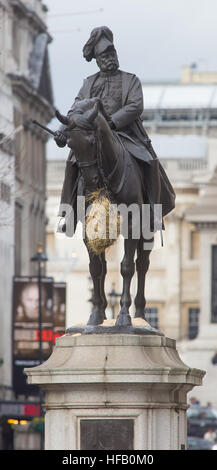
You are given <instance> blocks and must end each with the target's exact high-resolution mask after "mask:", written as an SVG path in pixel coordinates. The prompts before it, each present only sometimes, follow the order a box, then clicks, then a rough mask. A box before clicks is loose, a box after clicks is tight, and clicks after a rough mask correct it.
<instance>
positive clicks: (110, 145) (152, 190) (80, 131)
mask: <svg viewBox="0 0 217 470" xmlns="http://www.w3.org/2000/svg"><path fill="white" fill-rule="evenodd" d="M83 55H84V57H85V59H86V60H87V61H91V60H92V59H93V58H95V59H96V63H97V65H98V67H99V69H100V71H99V72H98V73H96V74H94V75H92V76H90V77H88V78H87V79H86V80H84V83H83V86H82V88H81V90H80V91H79V93H78V95H77V97H76V99H75V101H74V103H73V105H72V107H71V109H70V110H69V112H68V114H67V116H62V115H60V114H59V113H57V117H58V118H59V120H60V121H61V122H62V126H61V127H60V129H59V131H57V132H56V133H55V137H54V138H55V141H56V143H57V145H58V146H60V147H64V146H65V145H66V144H68V146H69V147H70V148H71V150H70V153H69V156H68V160H67V162H66V170H65V179H64V183H63V188H62V194H61V203H60V211H59V216H61V217H64V216H65V211H63V209H62V208H63V207H64V206H65V205H70V206H71V207H72V208H73V210H74V214H76V200H77V196H78V195H82V194H83V195H87V194H89V193H90V192H91V191H94V190H96V189H97V188H99V187H101V186H102V185H103V184H106V186H107V188H108V190H109V192H110V193H111V194H112V197H113V200H114V201H115V202H117V203H120V202H124V203H125V204H126V205H127V206H129V205H130V204H132V203H136V204H138V206H139V207H141V205H142V204H144V203H146V204H147V203H148V204H149V205H150V212H151V226H152V227H153V225H154V206H155V205H156V204H161V207H162V220H163V217H164V216H165V215H167V214H168V213H169V212H170V211H171V210H172V209H173V208H174V206H175V193H174V190H173V188H172V186H171V184H170V182H169V179H168V177H167V175H166V173H165V171H164V169H163V167H162V166H161V164H160V162H159V160H158V158H157V155H156V153H155V151H154V149H153V147H152V145H151V140H150V139H149V137H148V135H147V133H146V132H145V129H144V127H143V125H142V121H141V114H142V112H143V93H142V86H141V83H140V81H139V79H138V78H137V77H136V75H134V74H131V73H128V72H123V71H121V70H120V69H119V62H118V57H117V53H116V50H115V47H114V44H113V34H112V32H111V31H110V29H109V28H107V27H105V26H103V27H99V28H95V29H94V30H93V31H92V32H91V35H90V38H89V40H88V41H87V43H86V44H85V46H84V48H83ZM99 149H100V156H99V155H98V154H99ZM99 162H100V165H99ZM128 222H129V225H130V223H131V221H130V218H129V220H128ZM75 226H76V224H75ZM130 230H131V232H132V227H130ZM143 244H144V237H143V235H142V234H141V237H140V239H136V240H135V239H133V237H132V233H131V234H130V232H129V237H128V238H127V239H125V240H124V258H123V261H122V263H121V274H122V276H123V291H122V295H121V299H120V305H121V310H120V313H119V315H118V317H117V321H116V325H118V326H125V325H130V324H131V317H130V315H129V307H130V304H131V297H130V284H131V279H132V276H133V274H134V270H135V263H134V256H135V253H136V251H137V260H136V269H137V274H138V290H137V295H136V298H135V306H136V313H135V316H136V317H141V318H145V317H144V309H145V296H144V288H145V275H146V272H147V270H148V267H149V255H150V251H151V250H146V249H143V248H144V245H143ZM89 257H90V274H91V276H92V278H93V285H94V298H93V303H94V308H93V311H92V314H91V316H90V319H89V321H88V324H89V325H99V324H101V323H102V322H103V320H104V319H105V308H106V305H107V301H106V297H105V292H104V280H105V275H106V260H105V254H104V253H103V254H101V255H100V256H97V255H95V254H94V253H91V251H90V250H89Z"/></svg>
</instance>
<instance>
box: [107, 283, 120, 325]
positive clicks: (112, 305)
mask: <svg viewBox="0 0 217 470" xmlns="http://www.w3.org/2000/svg"><path fill="white" fill-rule="evenodd" d="M120 296H121V294H118V293H117V292H116V290H115V282H113V283H112V290H111V292H109V294H108V297H109V299H110V300H109V306H110V308H111V311H112V318H114V317H115V307H116V305H117V303H118V297H120Z"/></svg>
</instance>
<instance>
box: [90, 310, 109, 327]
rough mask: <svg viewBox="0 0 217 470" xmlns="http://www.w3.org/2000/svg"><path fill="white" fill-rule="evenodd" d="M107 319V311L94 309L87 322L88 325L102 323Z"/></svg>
mask: <svg viewBox="0 0 217 470" xmlns="http://www.w3.org/2000/svg"><path fill="white" fill-rule="evenodd" d="M104 319H105V313H104V312H102V311H99V310H97V311H93V312H92V313H91V315H90V318H89V320H88V322H87V325H92V326H95V325H101V324H102V323H103V322H104Z"/></svg>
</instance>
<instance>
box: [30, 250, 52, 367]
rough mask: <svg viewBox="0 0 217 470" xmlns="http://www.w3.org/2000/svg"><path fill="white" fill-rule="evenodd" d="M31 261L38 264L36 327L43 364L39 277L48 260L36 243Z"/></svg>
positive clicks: (40, 360)
mask: <svg viewBox="0 0 217 470" xmlns="http://www.w3.org/2000/svg"><path fill="white" fill-rule="evenodd" d="M31 261H33V262H35V263H38V313H39V315H38V326H39V362H40V364H41V363H42V362H43V349H42V296H41V285H42V284H41V277H42V274H41V272H42V266H43V264H44V263H45V262H46V261H48V258H47V257H46V255H45V254H44V253H43V246H42V244H41V243H38V248H37V253H36V255H35V256H33V257H32V258H31Z"/></svg>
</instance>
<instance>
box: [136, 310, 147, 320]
mask: <svg viewBox="0 0 217 470" xmlns="http://www.w3.org/2000/svg"><path fill="white" fill-rule="evenodd" d="M134 318H142V319H143V320H145V313H144V310H136V312H135V315H134Z"/></svg>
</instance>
